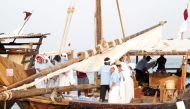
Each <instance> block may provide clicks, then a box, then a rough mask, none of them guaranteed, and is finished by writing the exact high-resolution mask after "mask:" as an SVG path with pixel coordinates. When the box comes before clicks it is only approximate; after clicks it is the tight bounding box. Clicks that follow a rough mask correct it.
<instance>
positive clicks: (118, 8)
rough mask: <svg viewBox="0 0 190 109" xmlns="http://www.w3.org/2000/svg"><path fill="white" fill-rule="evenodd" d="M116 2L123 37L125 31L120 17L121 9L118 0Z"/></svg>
mask: <svg viewBox="0 0 190 109" xmlns="http://www.w3.org/2000/svg"><path fill="white" fill-rule="evenodd" d="M116 4H117V10H118V14H119V20H120V24H121V29H122V34H123V38H125V32H124V28H123V22H122V18H121V11H120V7H119V2H118V0H116Z"/></svg>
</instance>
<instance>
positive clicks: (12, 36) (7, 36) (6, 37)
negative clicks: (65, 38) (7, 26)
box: [0, 33, 50, 39]
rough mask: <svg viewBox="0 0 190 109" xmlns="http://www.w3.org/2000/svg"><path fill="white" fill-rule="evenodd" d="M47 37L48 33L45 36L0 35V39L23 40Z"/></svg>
mask: <svg viewBox="0 0 190 109" xmlns="http://www.w3.org/2000/svg"><path fill="white" fill-rule="evenodd" d="M47 35H50V33H46V34H41V33H39V34H24V35H0V39H14V38H17V39H23V38H41V37H43V38H46V37H47Z"/></svg>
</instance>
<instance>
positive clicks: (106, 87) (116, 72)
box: [35, 54, 166, 103]
mask: <svg viewBox="0 0 190 109" xmlns="http://www.w3.org/2000/svg"><path fill="white" fill-rule="evenodd" d="M150 60H151V57H150V56H144V57H143V58H142V59H141V60H140V61H139V62H138V63H137V64H134V63H129V62H128V59H127V56H126V55H124V56H122V57H121V58H120V59H119V60H117V61H115V62H111V59H110V58H109V57H106V58H105V59H104V65H103V66H101V67H100V70H99V72H98V74H99V75H100V101H101V102H104V101H106V99H105V97H106V92H109V94H108V102H109V103H130V102H131V100H132V99H133V98H134V83H133V79H132V76H134V75H133V74H134V73H132V72H133V71H134V70H135V71H136V75H135V76H134V77H136V80H137V81H138V84H139V85H142V84H143V83H147V82H148V80H149V79H148V73H147V69H148V68H147V63H148V62H149V61H150ZM67 61H68V58H67V55H66V54H61V55H55V56H54V57H51V58H48V57H47V56H45V55H40V54H39V55H37V56H36V59H35V69H36V73H39V72H40V71H41V70H44V69H47V68H50V67H53V66H54V65H58V64H62V63H64V62H67ZM165 63H166V59H165V58H164V56H163V55H161V56H160V58H158V59H157V61H156V64H155V65H154V66H153V67H155V66H157V65H158V67H157V70H158V71H165ZM73 73H74V71H72V70H70V71H68V72H62V73H61V74H59V75H58V76H54V77H52V78H49V79H48V80H44V81H42V82H40V83H38V84H37V85H36V88H50V87H60V86H70V85H77V84H89V79H88V76H87V74H86V72H79V71H75V73H76V76H77V80H76V78H74V76H73V75H74V74H73ZM42 77H43V76H42ZM42 77H38V78H36V81H37V80H38V79H40V78H42ZM83 92H84V95H85V96H88V90H83ZM80 95H81V91H78V96H80Z"/></svg>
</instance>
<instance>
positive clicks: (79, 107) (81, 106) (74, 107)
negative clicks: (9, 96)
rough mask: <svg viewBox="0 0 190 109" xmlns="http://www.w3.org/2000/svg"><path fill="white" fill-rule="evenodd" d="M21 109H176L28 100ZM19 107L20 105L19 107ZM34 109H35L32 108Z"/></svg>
mask: <svg viewBox="0 0 190 109" xmlns="http://www.w3.org/2000/svg"><path fill="white" fill-rule="evenodd" d="M19 103H20V104H22V106H23V107H21V109H50V107H51V109H63V108H67V109H177V106H176V103H129V104H113V103H102V102H87V101H64V102H60V103H52V101H50V100H49V99H46V100H42V99H35V98H28V99H23V100H20V101H19ZM184 103H185V106H186V108H187V109H188V107H190V98H188V99H185V100H184ZM20 106H21V105H20ZM34 107H35V108H34Z"/></svg>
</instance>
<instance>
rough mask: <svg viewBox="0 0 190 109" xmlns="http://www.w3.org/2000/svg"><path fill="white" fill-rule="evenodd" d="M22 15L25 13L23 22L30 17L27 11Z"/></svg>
mask: <svg viewBox="0 0 190 109" xmlns="http://www.w3.org/2000/svg"><path fill="white" fill-rule="evenodd" d="M23 13H25V17H24V20H27V19H28V18H29V17H30V16H31V15H32V13H31V12H27V11H24V12H23Z"/></svg>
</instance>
